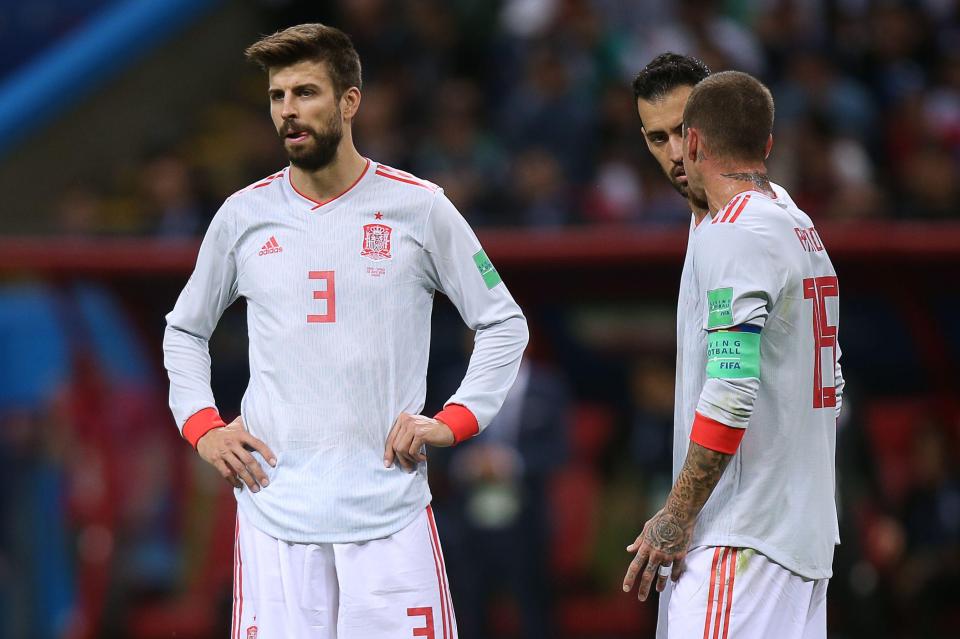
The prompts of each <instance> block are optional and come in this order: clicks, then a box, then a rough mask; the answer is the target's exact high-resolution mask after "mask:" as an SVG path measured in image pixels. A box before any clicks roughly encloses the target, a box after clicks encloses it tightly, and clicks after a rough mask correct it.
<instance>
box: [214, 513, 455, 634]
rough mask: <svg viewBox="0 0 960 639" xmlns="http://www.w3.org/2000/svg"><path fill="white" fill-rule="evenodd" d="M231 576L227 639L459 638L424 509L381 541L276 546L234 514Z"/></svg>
mask: <svg viewBox="0 0 960 639" xmlns="http://www.w3.org/2000/svg"><path fill="white" fill-rule="evenodd" d="M233 575H234V588H233V615H232V617H231V635H230V637H231V639H292V638H296V639H392V638H394V637H433V638H434V639H456V637H457V622H456V617H455V615H454V611H453V601H452V599H451V598H450V590H449V587H448V584H447V581H446V579H447V575H446V570H445V567H444V564H443V554H442V552H441V550H440V541H439V538H438V537H437V534H436V522H435V521H434V520H433V515H432V513H431V512H430V511H429V510H428V509H424V510H421V511H420V513H418V515H417V516H416V518H415V519H414V520H413V522H411V523H410V524H409V525H408V526H406V527H405V528H403V529H402V530H400V531H398V532H396V533H394V534H393V535H391V536H389V537H387V538H385V539H376V540H373V541H369V542H361V543H348V544H291V543H287V542H284V541H280V540H278V539H274V538H273V537H271V536H269V535H267V534H265V533H263V532H261V531H259V530H257V529H256V527H255V526H253V525H251V523H250V521H249V520H248V519H247V518H246V517H245V516H244V514H243V512H239V513H238V515H237V539H236V542H235V548H234V567H233ZM415 631H418V632H417V634H414V633H415Z"/></svg>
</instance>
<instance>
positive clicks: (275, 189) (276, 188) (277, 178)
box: [224, 167, 289, 204]
mask: <svg viewBox="0 0 960 639" xmlns="http://www.w3.org/2000/svg"><path fill="white" fill-rule="evenodd" d="M287 170H288V167H284V168H283V169H281V170H280V171H277V172H276V173H273V174H271V175H268V176H266V177H263V178H260V179H259V180H256V181H255V182H251V183H250V184H248V185H247V186H245V187H243V188H242V189H240V190H239V191H237V192H235V193H233V194H232V195H231V196H229V197H228V198H227V199H226V201H225V202H224V203H225V204H226V203H232V204H243V203H245V202H246V201H248V200H251V199H253V198H254V197H257V196H259V197H268V198H269V197H279V196H280V188H281V187H280V185H281V184H282V183H283V181H284V180H287V179H289V178H288V177H287Z"/></svg>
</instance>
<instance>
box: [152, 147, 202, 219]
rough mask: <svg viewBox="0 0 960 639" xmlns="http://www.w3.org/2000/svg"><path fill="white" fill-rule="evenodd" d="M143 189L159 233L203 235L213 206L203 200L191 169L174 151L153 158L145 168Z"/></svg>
mask: <svg viewBox="0 0 960 639" xmlns="http://www.w3.org/2000/svg"><path fill="white" fill-rule="evenodd" d="M140 177H141V185H140V187H141V189H142V190H143V192H144V193H145V194H146V196H147V197H146V200H145V202H144V206H145V208H146V209H147V210H148V211H150V213H151V217H152V218H153V223H152V224H151V226H153V227H154V228H155V229H156V234H157V235H161V236H166V237H172V236H194V235H200V234H201V233H202V232H203V231H204V230H206V223H207V221H208V220H209V218H210V217H212V216H211V215H210V214H209V211H210V209H211V205H210V204H209V203H207V202H204V201H203V200H202V198H201V197H200V193H199V191H198V189H197V187H196V184H195V181H194V178H193V176H192V175H191V171H190V168H189V167H188V166H187V165H186V163H185V162H184V161H183V160H181V159H180V158H178V157H177V156H175V155H172V154H164V155H160V156H158V157H155V158H153V159H152V160H150V161H149V162H147V164H146V166H144V167H143V170H142V173H141V176H140Z"/></svg>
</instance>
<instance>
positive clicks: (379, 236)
mask: <svg viewBox="0 0 960 639" xmlns="http://www.w3.org/2000/svg"><path fill="white" fill-rule="evenodd" d="M392 232H393V229H391V228H390V227H389V226H387V225H386V224H364V225H363V249H362V250H361V251H360V255H362V256H363V257H365V258H367V259H368V260H374V261H377V260H389V259H390V258H392V257H393V256H392V255H391V254H390V234H391V233H392Z"/></svg>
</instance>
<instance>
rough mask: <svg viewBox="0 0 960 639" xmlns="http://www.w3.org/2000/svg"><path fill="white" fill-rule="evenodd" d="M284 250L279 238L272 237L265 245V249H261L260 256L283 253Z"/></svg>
mask: <svg viewBox="0 0 960 639" xmlns="http://www.w3.org/2000/svg"><path fill="white" fill-rule="evenodd" d="M282 252H283V248H282V247H281V246H280V244H279V243H278V242H277V238H275V237H274V236H272V235H271V236H270V239H269V240H267V243H266V244H264V245H263V248H261V249H260V253H258V255H269V254H270V253H282Z"/></svg>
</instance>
